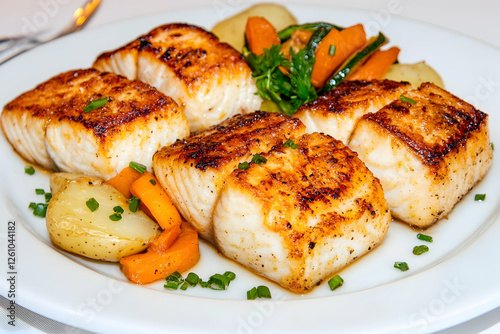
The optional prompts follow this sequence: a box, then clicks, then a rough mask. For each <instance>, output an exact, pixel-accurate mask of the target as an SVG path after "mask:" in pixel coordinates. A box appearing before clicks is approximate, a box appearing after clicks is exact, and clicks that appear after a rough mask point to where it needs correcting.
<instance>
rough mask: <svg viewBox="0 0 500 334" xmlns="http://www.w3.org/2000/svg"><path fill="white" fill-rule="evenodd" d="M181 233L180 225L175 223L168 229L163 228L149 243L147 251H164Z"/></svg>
mask: <svg viewBox="0 0 500 334" xmlns="http://www.w3.org/2000/svg"><path fill="white" fill-rule="evenodd" d="M180 234H181V227H180V225H175V226H173V227H172V228H170V229H168V230H164V231H163V232H161V234H160V235H159V236H158V237H156V239H155V240H153V242H152V243H151V244H150V245H149V248H148V252H154V253H164V252H166V251H167V249H169V248H170V246H172V244H173V243H174V242H175V241H176V240H177V238H178V237H179V235H180Z"/></svg>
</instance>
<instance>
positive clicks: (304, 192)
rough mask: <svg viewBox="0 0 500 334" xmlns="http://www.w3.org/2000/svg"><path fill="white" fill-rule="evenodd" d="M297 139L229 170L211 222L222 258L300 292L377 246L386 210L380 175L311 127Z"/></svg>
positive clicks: (385, 224) (385, 222) (384, 227)
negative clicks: (244, 166) (262, 159)
mask: <svg viewBox="0 0 500 334" xmlns="http://www.w3.org/2000/svg"><path fill="white" fill-rule="evenodd" d="M295 144H297V145H298V147H296V148H291V147H284V146H283V145H279V146H278V147H276V148H274V149H273V150H272V151H270V152H269V153H267V154H263V156H264V157H265V158H267V162H265V163H261V164H257V163H251V164H250V167H249V168H248V169H247V170H240V169H237V170H235V171H233V172H232V173H231V174H230V175H229V177H228V178H227V179H226V181H225V184H224V187H223V188H222V191H221V194H220V198H219V200H218V202H217V206H216V208H215V211H214V215H213V228H214V236H215V241H216V245H217V246H218V248H219V249H220V251H221V252H222V253H223V254H224V255H226V256H227V257H228V258H231V259H234V260H235V261H237V262H239V263H240V264H242V265H243V266H245V267H248V268H249V269H251V270H253V271H254V272H256V273H258V274H260V275H262V276H265V277H267V278H269V279H271V280H273V281H275V282H277V283H279V284H280V285H282V286H283V287H285V288H287V289H290V290H292V291H295V292H305V291H308V290H311V289H312V288H313V287H315V286H316V285H317V284H319V283H320V282H321V281H322V280H324V279H325V278H327V277H329V276H331V275H332V274H334V273H335V272H336V271H338V270H340V269H341V268H342V267H344V266H346V265H347V264H348V263H350V262H352V261H353V260H355V259H356V258H358V257H360V256H362V255H363V254H365V253H367V252H368V251H370V250H371V249H373V248H374V247H375V246H377V245H378V244H379V243H380V242H381V241H382V240H383V238H384V236H385V234H386V232H387V229H388V227H389V223H390V221H391V215H390V213H389V210H388V206H387V202H386V200H385V198H384V194H383V191H382V186H381V185H380V182H379V181H378V180H377V179H376V178H375V177H374V176H373V174H372V173H371V172H370V171H369V170H368V169H367V168H366V166H365V165H364V164H363V162H362V161H361V160H360V159H359V158H358V157H357V155H356V153H354V152H353V151H351V150H350V149H349V148H348V147H346V146H344V145H343V144H342V142H340V141H338V140H336V139H334V138H332V137H330V136H328V135H324V134H319V133H313V134H305V135H303V136H302V137H301V138H300V139H299V140H295Z"/></svg>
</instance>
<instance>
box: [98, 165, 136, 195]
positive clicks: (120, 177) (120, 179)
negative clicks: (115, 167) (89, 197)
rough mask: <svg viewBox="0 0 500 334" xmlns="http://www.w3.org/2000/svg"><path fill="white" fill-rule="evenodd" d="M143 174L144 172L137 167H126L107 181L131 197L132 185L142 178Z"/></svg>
mask: <svg viewBox="0 0 500 334" xmlns="http://www.w3.org/2000/svg"><path fill="white" fill-rule="evenodd" d="M141 175H142V174H141V173H139V172H138V171H136V170H135V169H133V168H130V167H125V168H124V169H122V170H121V171H120V173H118V174H116V175H115V176H113V177H112V178H111V179H109V180H107V181H106V183H107V184H109V185H110V186H113V187H115V188H116V189H118V191H120V192H121V193H122V194H123V195H125V197H127V198H130V197H131V196H132V195H131V194H130V186H131V185H132V183H133V182H134V181H135V180H137V179H138V178H140V177H141Z"/></svg>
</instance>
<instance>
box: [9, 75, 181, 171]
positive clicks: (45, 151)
mask: <svg viewBox="0 0 500 334" xmlns="http://www.w3.org/2000/svg"><path fill="white" fill-rule="evenodd" d="M101 98H108V102H106V103H105V104H104V106H102V107H100V108H97V109H94V110H91V111H89V112H85V111H84V108H85V107H86V106H87V105H88V104H89V102H91V101H94V100H98V99H101ZM1 121H2V129H3V131H4V133H5V135H6V136H7V139H8V140H9V142H10V143H11V144H12V146H14V148H15V149H16V150H17V151H18V152H19V153H20V154H21V155H22V156H23V157H24V158H25V159H26V160H28V161H30V162H34V163H37V164H39V165H41V166H43V167H45V168H48V169H59V170H61V171H66V172H73V173H84V174H86V175H90V176H98V177H102V178H109V177H112V176H114V175H115V174H116V173H118V172H119V171H120V170H121V169H122V168H124V167H126V166H128V164H129V163H130V161H136V162H140V163H142V164H144V165H146V166H148V167H151V164H152V157H153V154H154V153H155V152H156V151H157V150H159V149H160V148H161V147H163V146H165V145H168V144H171V143H173V142H174V141H175V140H176V139H177V138H184V137H186V136H188V135H189V125H188V123H187V120H186V117H185V116H184V114H183V113H182V111H181V110H180V109H179V107H178V105H177V103H175V101H174V100H172V99H171V98H169V97H167V96H165V95H164V94H163V93H161V92H159V91H158V90H157V89H155V88H153V87H151V86H149V85H147V84H145V83H143V82H140V81H131V80H128V79H126V78H125V77H122V76H119V75H116V74H113V73H101V72H99V71H97V70H95V69H85V70H75V71H69V72H66V73H62V74H59V75H57V76H55V77H53V78H51V79H49V80H48V81H46V82H44V83H42V84H40V85H38V86H37V87H36V88H34V89H33V90H30V91H28V92H26V93H24V94H22V95H20V96H19V97H17V98H16V99H14V100H13V101H11V102H10V103H8V104H7V105H6V106H5V108H4V110H3V112H2V116H1Z"/></svg>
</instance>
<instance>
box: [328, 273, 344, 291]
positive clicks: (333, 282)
mask: <svg viewBox="0 0 500 334" xmlns="http://www.w3.org/2000/svg"><path fill="white" fill-rule="evenodd" d="M342 284H344V280H343V279H342V277H340V276H339V275H335V276H333V277H332V278H330V280H329V281H328V286H329V287H330V290H332V291H333V290H335V289H336V288H339V287H341V286H342Z"/></svg>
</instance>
